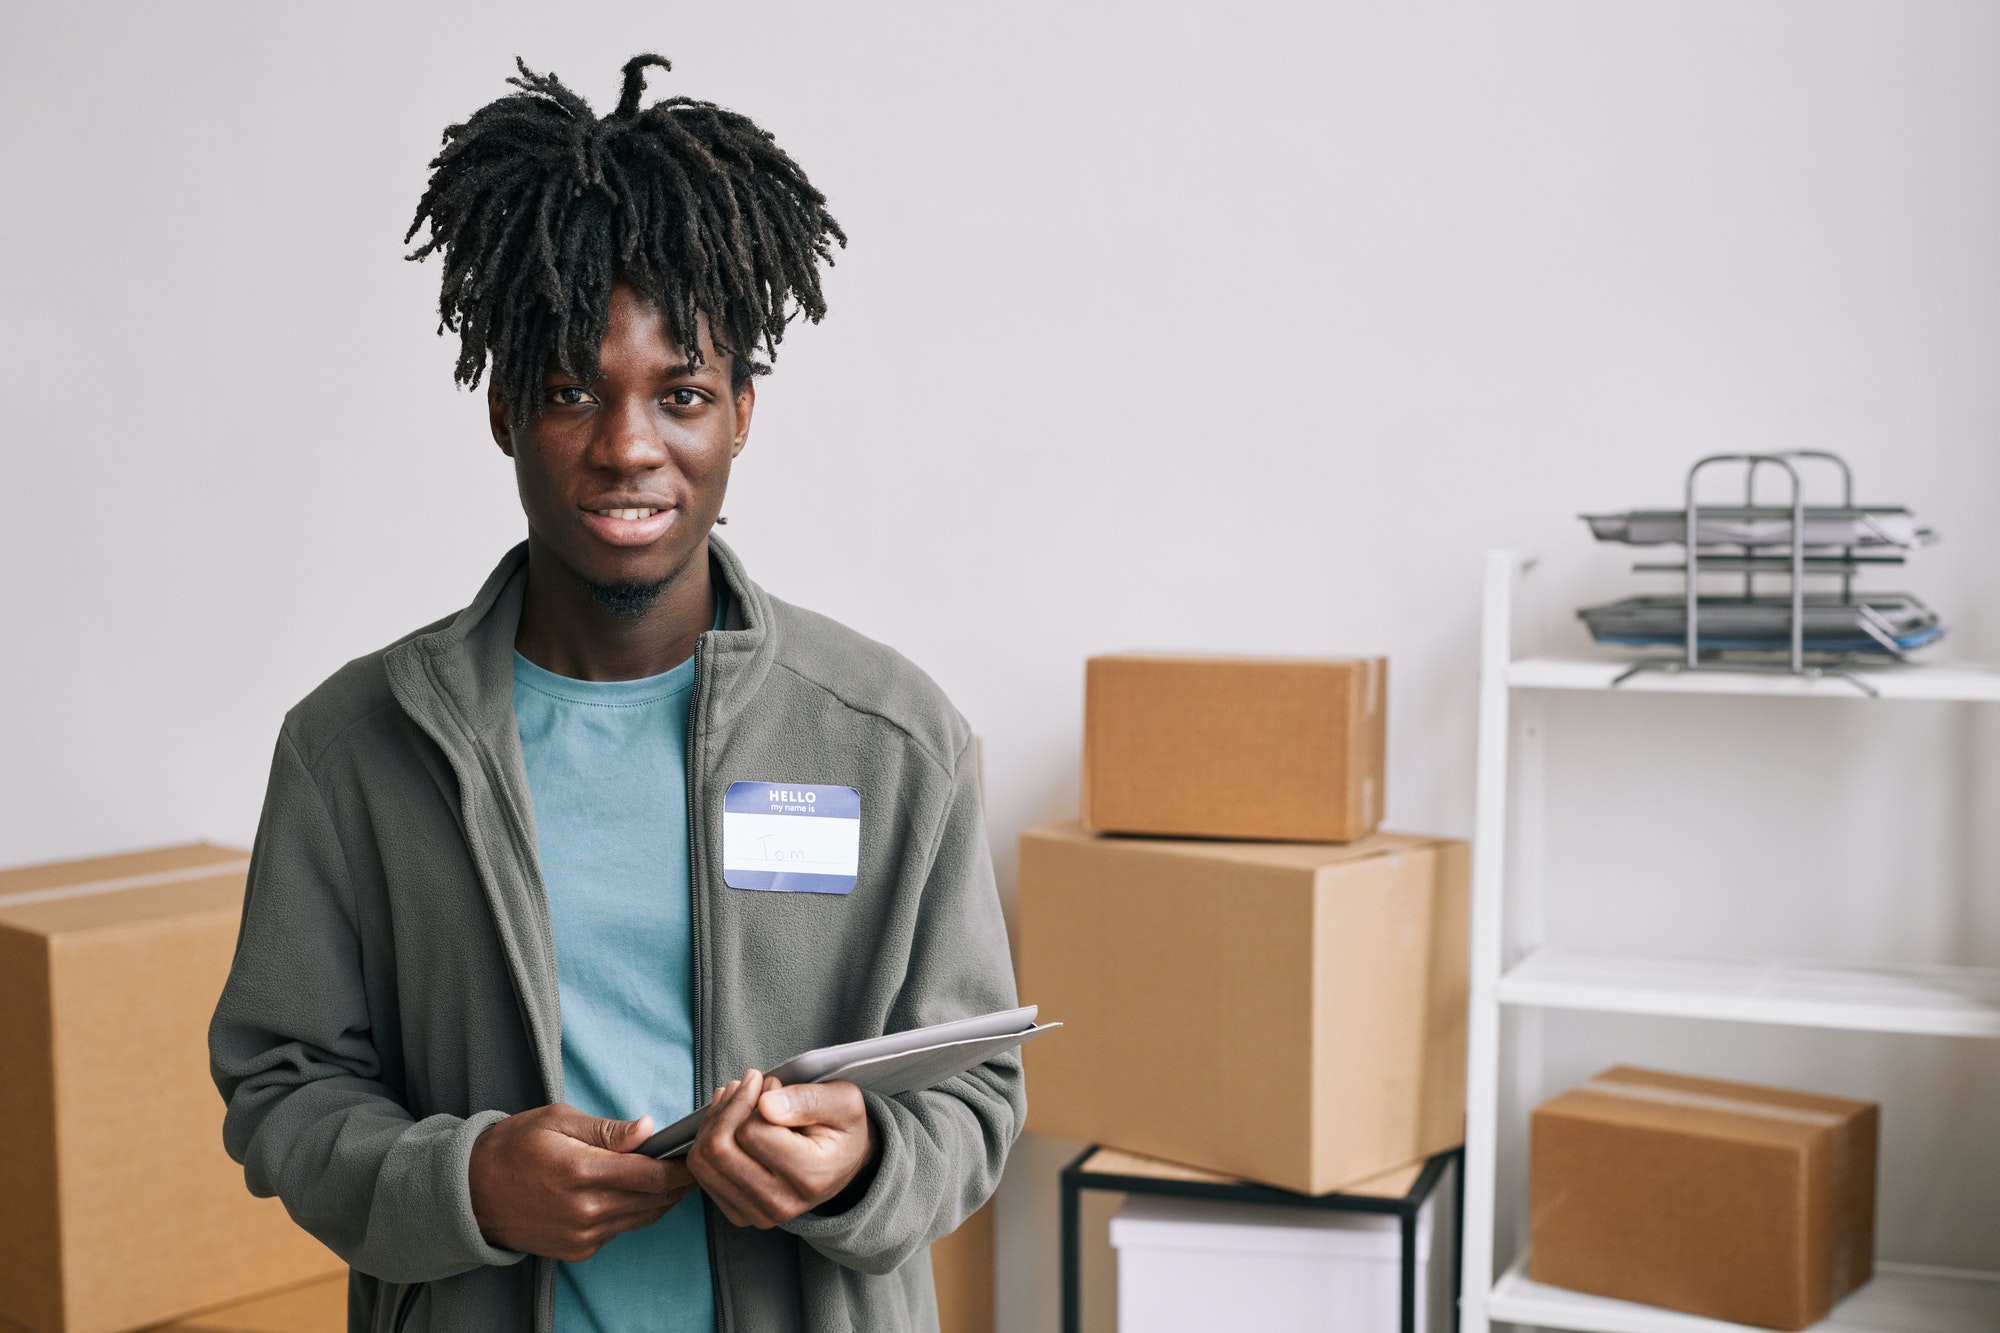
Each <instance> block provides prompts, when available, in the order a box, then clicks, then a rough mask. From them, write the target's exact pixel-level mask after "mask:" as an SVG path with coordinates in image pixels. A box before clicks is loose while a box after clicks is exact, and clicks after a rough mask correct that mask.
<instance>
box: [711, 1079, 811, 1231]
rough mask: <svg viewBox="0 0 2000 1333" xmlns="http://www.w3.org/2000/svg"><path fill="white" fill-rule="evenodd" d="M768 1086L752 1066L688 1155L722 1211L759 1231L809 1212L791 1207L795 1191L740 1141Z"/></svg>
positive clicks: (716, 1106) (718, 1104) (728, 1091)
mask: <svg viewBox="0 0 2000 1333" xmlns="http://www.w3.org/2000/svg"><path fill="white" fill-rule="evenodd" d="M764 1085H765V1079H764V1078H763V1076H762V1075H761V1074H759V1073H758V1072H757V1071H756V1070H754V1069H752V1070H750V1071H749V1072H748V1073H746V1074H745V1075H744V1076H743V1077H742V1078H741V1079H739V1080H737V1081H736V1082H734V1083H732V1084H730V1085H729V1086H728V1087H727V1088H725V1089H723V1092H722V1095H721V1096H720V1097H719V1098H718V1099H717V1100H716V1101H715V1102H714V1103H713V1104H712V1105H711V1107H710V1110H709V1113H708V1117H707V1119H706V1120H704V1121H703V1123H702V1127H701V1132H700V1134H698V1135H697V1136H696V1138H695V1144H694V1150H693V1151H692V1152H690V1153H689V1154H688V1168H689V1170H691V1171H692V1172H693V1173H694V1178H695V1180H696V1181H697V1182H699V1184H700V1185H701V1189H702V1192H703V1193H704V1194H706V1195H707V1196H708V1197H709V1199H710V1200H711V1201H712V1202H713V1203H714V1204H715V1205H716V1206H717V1207H718V1208H720V1209H721V1210H722V1215H723V1216H724V1217H726V1218H728V1219H729V1220H730V1221H731V1222H733V1223H735V1224H736V1225H737V1226H740V1227H757V1228H759V1229H768V1228H770V1227H774V1226H776V1225H777V1224H778V1223H780V1222H783V1221H787V1220H788V1219H790V1218H793V1217H796V1216H798V1215H799V1213H801V1212H803V1211H804V1208H803V1207H794V1206H791V1205H792V1204H793V1203H794V1202H795V1199H794V1196H793V1192H792V1191H791V1190H790V1189H788V1188H787V1187H786V1186H785V1184H784V1183H783V1182H782V1181H780V1180H778V1179H777V1178H776V1177H774V1176H773V1175H772V1174H771V1173H770V1172H769V1171H768V1170H766V1169H765V1168H764V1167H763V1166H762V1165H761V1164H760V1163H759V1162H757V1161H756V1160H755V1159H753V1158H751V1157H750V1156H749V1155H748V1154H746V1153H745V1152H744V1151H743V1147H742V1144H741V1143H740V1142H739V1139H740V1136H741V1134H742V1131H743V1129H744V1127H745V1126H746V1125H747V1124H750V1123H753V1113H754V1112H755V1111H756V1109H757V1098H758V1096H759V1095H760V1094H761V1093H762V1092H763V1090H764ZM787 1132H789V1131H787Z"/></svg>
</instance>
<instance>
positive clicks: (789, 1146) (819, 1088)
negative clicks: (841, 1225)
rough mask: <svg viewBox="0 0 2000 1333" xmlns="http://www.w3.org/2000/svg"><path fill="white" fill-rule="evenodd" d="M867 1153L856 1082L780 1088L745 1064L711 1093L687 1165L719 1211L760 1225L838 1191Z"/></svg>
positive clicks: (871, 1137)
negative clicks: (734, 1077) (743, 1069)
mask: <svg viewBox="0 0 2000 1333" xmlns="http://www.w3.org/2000/svg"><path fill="white" fill-rule="evenodd" d="M874 1152H875V1134H874V1131H873V1129H872V1128H871V1127H870V1126H869V1123H868V1107H867V1105H866V1103H864V1102H863V1101H862V1100H861V1089H859V1088H857V1087H855V1086H854V1085H853V1084H852V1083H802V1084H800V1085H798V1086H797V1087H783V1086H781V1085H780V1084H779V1082H778V1080H777V1079H774V1078H769V1077H767V1076H765V1075H763V1074H760V1073H758V1072H757V1071H756V1070H754V1069H752V1070H750V1071H749V1072H748V1073H746V1074H744V1075H743V1077H742V1078H740V1079H737V1080H736V1081H735V1082H734V1083H731V1084H730V1085H729V1086H728V1087H726V1088H723V1089H721V1090H719V1091H718V1092H717V1093H716V1094H715V1098H714V1101H713V1102H712V1103H711V1105H710V1107H709V1113H708V1118H707V1119H706V1120H705V1121H704V1122H703V1123H702V1127H701V1132H700V1133H699V1134H698V1135H697V1136H696V1137H695V1141H694V1148H693V1149H692V1150H691V1151H690V1152H689V1153H688V1168H689V1170H691V1171H693V1172H694V1178H695V1181H696V1183H697V1184H699V1185H700V1186H701V1189H702V1193H704V1194H706V1195H707V1196H708V1197H709V1198H710V1199H711V1200H713V1201H714V1202H715V1205H716V1206H717V1207H718V1208H720V1209H722V1215H723V1216H724V1217H727V1218H728V1219H729V1220H730V1221H731V1222H734V1223H735V1224H736V1225H737V1226H739V1227H758V1228H760V1229H765V1228H770V1227H774V1226H777V1225H778V1224H779V1223H780V1222H789V1221H790V1220H791V1219H793V1218H795V1217H797V1216H799V1215H800V1214H801V1213H804V1212H806V1211H807V1210H809V1209H812V1208H817V1207H818V1206H819V1205H821V1204H823V1203H825V1202H826V1201H827V1200H828V1199H831V1198H833V1197H834V1196H835V1195H836V1194H839V1193H840V1192H841V1190H843V1189H845V1188H846V1187H847V1185H848V1184H849V1182H851V1181H852V1180H853V1179H854V1178H855V1177H856V1176H857V1175H859V1174H860V1173H861V1170H862V1168H863V1167H865V1166H867V1165H868V1162H869V1159H870V1158H871V1157H872V1156H873V1155H874Z"/></svg>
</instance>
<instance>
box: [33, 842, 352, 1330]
mask: <svg viewBox="0 0 2000 1333" xmlns="http://www.w3.org/2000/svg"><path fill="white" fill-rule="evenodd" d="M246 865H247V860H246V856H245V854H244V853H243V852H241V851H238V850H236V849H235V848H230V847H214V846H209V845H207V844H195V845H192V846H186V847H170V848H165V849H162V850H159V851H153V852H137V853H133V854H131V855H126V856H109V857H102V858H99V859H95V860H88V861H69V862H63V863H60V864H55V865H45V866H30V867H26V868H23V869H18V870H9V871H0V1143H4V1144H5V1145H6V1150H5V1151H4V1152H0V1200H4V1201H5V1206H4V1207H0V1318H4V1319H6V1320H9V1321H11V1322H13V1323H15V1324H17V1325H20V1326H22V1327H24V1328H26V1329H29V1330H32V1333H118V1331H119V1330H126V1329H134V1328H142V1327H145V1326H147V1325H151V1324H158V1323H163V1322H166V1321H168V1320H171V1319H176V1318H179V1317H181V1316H182V1315H185V1314H188V1313H190V1312H192V1311H197V1310H203V1309H208V1308H212V1307H215V1306H218V1305H223V1304H226V1303H228V1302H230V1301H235V1300H241V1299H242V1298H244V1297H246V1296H249V1295H252V1294H254V1293H257V1292H261V1291H269V1290H271V1289H272V1288H274V1287H281V1286H284V1285H286V1284H288V1283H296V1282H301V1281H304V1280H307V1279H310V1278H316V1277H321V1276H324V1275H326V1274H330V1273H334V1272H339V1271H344V1270H343V1267H342V1265H341V1263H340V1261H339V1259H337V1258H336V1257H335V1256H334V1255H333V1253H332V1252H331V1251H329V1250H327V1249H326V1248H325V1247H324V1246H322V1245H321V1244H320V1243H319V1242H318V1241H316V1240H314V1239H313V1238H312V1237H310V1236H308V1235H306V1233H305V1232H303V1231H301V1230H299V1229H298V1228H297V1227H296V1226H294V1225H293V1224H292V1222H291V1220H290V1219H289V1218H288V1217H287V1216H286V1215H285V1210H284V1208H283V1206H282V1205H281V1204H279V1203H278V1201H277V1200H275V1199H253V1198H251V1197H250V1193H249V1191H248V1190H247V1189H246V1188H245V1187H244V1184H243V1171H242V1168H240V1167H239V1166H237V1165H236V1164H235V1163H234V1162H232V1161H230V1160H229V1157H228V1155H227V1154H226V1153H225V1152H224V1151H223V1148H222V1099H221V1098H220V1097H218V1096H217V1095H216V1092H215V1085H214V1083H212V1082H211V1081H210V1080H209V1075H208V1020H209V1016H210V1014H211V1013H212V1012H213V1011H214V1008H215V1000H216V997H217V996H218V995H219V994H220V993H221V991H222V983H223V981H224V979H225V978H226V977H227V976H228V973H229V962H230V957H231V955H232V954H233V953H234V951H235V947H236V929H237V919H238V916H239V915H240V913H241V911H242V906H243V878H244V869H245V866H246Z"/></svg>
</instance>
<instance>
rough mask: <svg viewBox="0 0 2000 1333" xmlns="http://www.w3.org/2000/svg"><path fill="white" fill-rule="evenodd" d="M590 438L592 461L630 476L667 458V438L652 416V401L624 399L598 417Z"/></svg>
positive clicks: (649, 468) (656, 465)
mask: <svg viewBox="0 0 2000 1333" xmlns="http://www.w3.org/2000/svg"><path fill="white" fill-rule="evenodd" d="M599 423H600V428H599V430H598V431H597V435H596V438H595V439H594V440H593V441H592V442H591V460H590V461H591V462H592V463H593V464H594V465H595V466H597V467H600V468H604V469H605V470H607V471H610V472H616V473H620V474H622V475H626V476H630V475H632V474H634V473H639V472H650V471H652V470H653V469H654V468H657V467H663V466H665V464H666V462H667V442H666V440H665V438H664V437H662V436H661V434H660V428H659V423H658V422H656V421H655V420H654V419H653V413H652V411H651V404H650V403H645V402H629V401H628V402H624V403H620V404H618V405H616V406H614V407H613V409H612V410H611V411H610V412H607V413H605V414H604V416H602V417H600V418H599Z"/></svg>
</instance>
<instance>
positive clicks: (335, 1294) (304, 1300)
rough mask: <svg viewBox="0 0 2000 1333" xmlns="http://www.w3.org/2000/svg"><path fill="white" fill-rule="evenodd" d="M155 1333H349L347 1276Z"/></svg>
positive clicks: (241, 1303) (228, 1308)
mask: <svg viewBox="0 0 2000 1333" xmlns="http://www.w3.org/2000/svg"><path fill="white" fill-rule="evenodd" d="M155 1333H347V1275H346V1274H345V1273H342V1274H340V1275H339V1276H337V1277H329V1278H321V1279H319V1280H318V1281H316V1282H308V1283H306V1284H305V1285H304V1286H299V1287H290V1288H287V1289H286V1290H284V1291H280V1292H274V1293H272V1294H271V1295H268V1296H259V1297H257V1298H256V1299H255V1300H248V1301H239V1302H238V1303H236V1304H234V1305H225V1306H223V1307H222V1308H221V1309H219V1310H210V1311H208V1312H207V1313H206V1314H198V1315H196V1316H194V1317H193V1318H192V1319H184V1320H182V1321H180V1322H179V1323H177V1324H169V1325H167V1326H166V1327H165V1328H161V1329H158V1330H156V1331H155Z"/></svg>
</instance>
